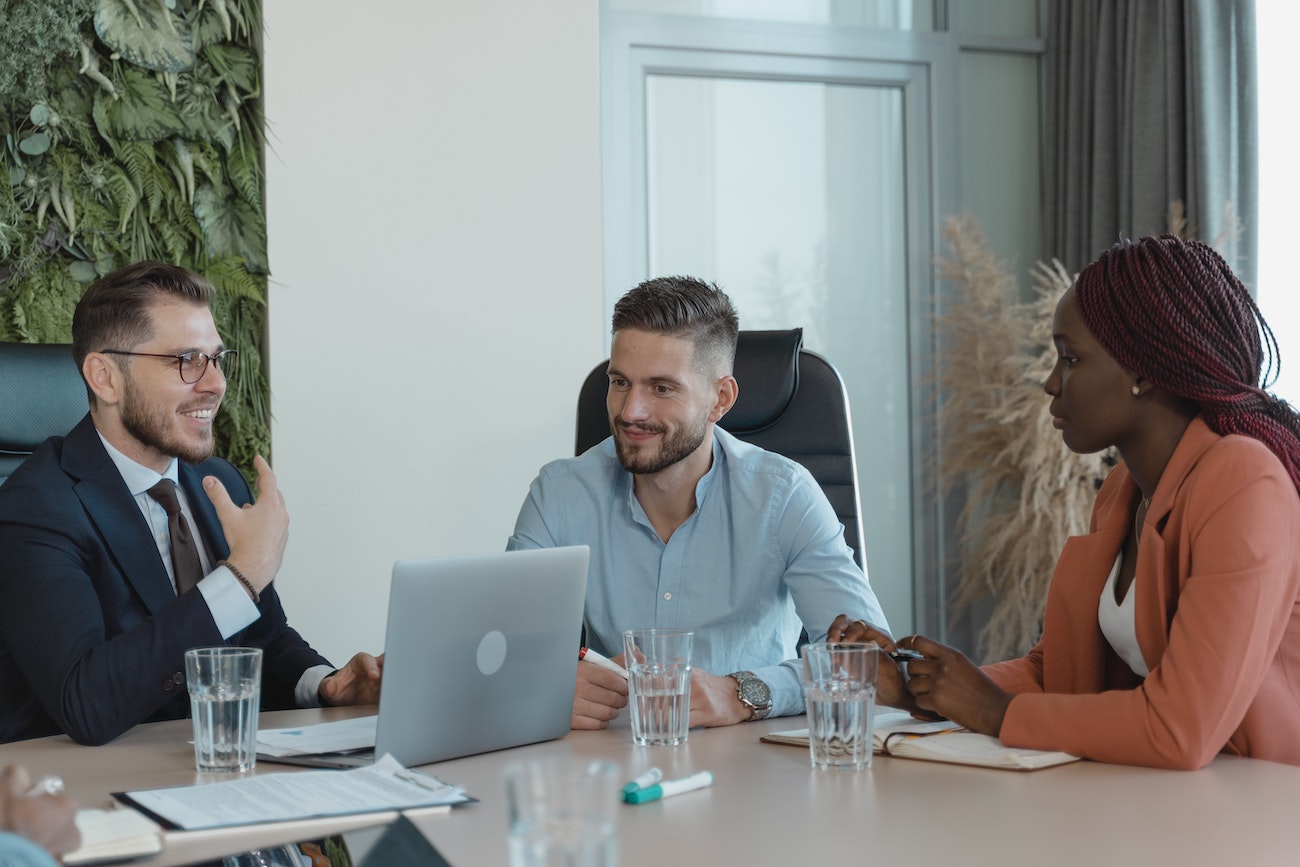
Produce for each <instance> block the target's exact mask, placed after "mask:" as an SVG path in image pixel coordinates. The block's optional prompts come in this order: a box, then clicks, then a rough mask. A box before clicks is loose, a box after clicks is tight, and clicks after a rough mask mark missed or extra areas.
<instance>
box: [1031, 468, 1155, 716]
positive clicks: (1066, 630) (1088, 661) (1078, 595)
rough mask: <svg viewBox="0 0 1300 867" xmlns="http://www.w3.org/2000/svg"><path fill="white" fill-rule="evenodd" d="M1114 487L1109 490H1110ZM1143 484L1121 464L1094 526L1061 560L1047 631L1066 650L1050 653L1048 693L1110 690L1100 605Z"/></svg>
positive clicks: (1067, 544) (1101, 496) (1103, 497)
mask: <svg viewBox="0 0 1300 867" xmlns="http://www.w3.org/2000/svg"><path fill="white" fill-rule="evenodd" d="M1107 488H1109V490H1107ZM1136 489H1137V486H1136V485H1134V483H1133V480H1132V479H1131V478H1130V477H1129V476H1128V473H1127V470H1126V469H1125V468H1124V467H1123V465H1121V466H1120V467H1117V468H1116V469H1115V470H1114V471H1113V472H1112V477H1111V478H1108V479H1107V481H1106V486H1105V487H1103V493H1102V494H1099V495H1098V503H1097V511H1096V512H1095V513H1094V515H1093V530H1092V532H1090V533H1088V534H1087V535H1086V536H1071V537H1070V538H1069V539H1067V540H1066V542H1065V547H1064V548H1063V549H1062V551H1061V556H1060V559H1059V560H1058V561H1057V565H1056V574H1055V575H1054V576H1053V578H1052V586H1053V588H1054V590H1055V588H1060V589H1059V591H1057V592H1053V593H1049V595H1048V600H1047V603H1048V604H1047V610H1046V612H1045V614H1044V624H1043V634H1044V635H1045V636H1052V643H1053V645H1054V647H1055V648H1057V649H1059V650H1060V651H1061V652H1056V653H1051V654H1046V655H1045V656H1044V670H1043V688H1044V689H1045V690H1046V691H1048V692H1072V693H1078V692H1100V691H1101V690H1102V689H1104V688H1105V683H1106V666H1107V653H1108V650H1109V645H1108V644H1107V643H1106V639H1105V638H1104V637H1103V636H1102V634H1101V629H1100V628H1099V627H1098V625H1097V606H1098V604H1099V602H1100V600H1101V593H1102V590H1103V589H1105V586H1106V579H1107V578H1109V577H1110V570H1111V568H1112V567H1113V566H1114V565H1115V558H1116V557H1117V556H1119V551H1120V547H1121V546H1122V545H1123V544H1124V537H1125V535H1126V534H1127V533H1128V514H1129V511H1128V508H1127V506H1126V505H1125V504H1127V503H1128V502H1129V501H1130V500H1131V499H1132V497H1134V496H1135V495H1136V493H1135V492H1136Z"/></svg>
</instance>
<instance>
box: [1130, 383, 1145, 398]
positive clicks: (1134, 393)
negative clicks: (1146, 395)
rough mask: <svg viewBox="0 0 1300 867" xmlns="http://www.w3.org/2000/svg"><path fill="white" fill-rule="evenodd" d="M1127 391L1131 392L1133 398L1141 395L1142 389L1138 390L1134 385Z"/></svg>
mask: <svg viewBox="0 0 1300 867" xmlns="http://www.w3.org/2000/svg"><path fill="white" fill-rule="evenodd" d="M1129 391H1131V392H1133V396H1134V397H1137V396H1138V395H1139V394H1141V393H1142V389H1140V388H1138V387H1137V386H1136V385H1135V386H1133V387H1132V388H1131V389H1129Z"/></svg>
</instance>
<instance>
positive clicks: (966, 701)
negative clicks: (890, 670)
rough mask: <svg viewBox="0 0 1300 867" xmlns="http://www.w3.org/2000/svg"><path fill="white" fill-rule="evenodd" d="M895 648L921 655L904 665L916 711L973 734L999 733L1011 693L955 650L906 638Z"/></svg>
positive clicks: (920, 637) (922, 640)
mask: <svg viewBox="0 0 1300 867" xmlns="http://www.w3.org/2000/svg"><path fill="white" fill-rule="evenodd" d="M899 644H900V645H901V646H902V647H905V648H907V649H910V650H916V651H918V652H920V653H922V654H924V658H923V659H916V660H913V661H912V662H909V663H908V665H907V674H908V682H907V689H908V691H909V692H911V694H912V695H913V696H914V697H915V700H916V704H917V706H918V707H920V708H923V709H924V710H928V711H931V712H933V713H937V714H940V715H942V716H945V717H947V718H948V719H950V720H952V721H953V722H956V723H960V724H961V725H963V726H965V727H966V728H968V729H970V730H971V731H973V732H980V733H981V734H986V735H993V736H994V737H996V736H997V735H998V733H999V732H1001V731H1002V718H1003V717H1005V716H1006V713H1007V705H1009V704H1011V697H1012V696H1011V693H1009V692H1004V691H1003V690H1002V688H1001V687H999V686H998V685H997V684H996V683H994V682H993V681H992V680H990V679H989V677H988V675H986V674H985V673H984V672H982V671H980V669H979V666H977V665H975V663H973V662H971V661H970V660H969V659H967V658H966V656H965V655H964V654H963V653H962V652H961V651H959V650H956V649H954V648H952V647H948V646H946V645H943V644H940V643H939V642H937V641H931V640H930V639H928V638H924V637H922V636H920V635H909V636H908V637H906V638H904V639H902V640H901V641H900V642H899Z"/></svg>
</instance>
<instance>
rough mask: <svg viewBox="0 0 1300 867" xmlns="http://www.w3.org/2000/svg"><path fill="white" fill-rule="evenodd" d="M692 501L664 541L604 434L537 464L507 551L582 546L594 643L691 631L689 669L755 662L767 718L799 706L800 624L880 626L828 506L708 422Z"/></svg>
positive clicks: (798, 477) (815, 630) (721, 669)
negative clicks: (631, 632)
mask: <svg viewBox="0 0 1300 867" xmlns="http://www.w3.org/2000/svg"><path fill="white" fill-rule="evenodd" d="M695 502H696V507H695V512H694V513H693V514H692V515H691V516H690V517H689V518H687V519H686V521H685V523H683V524H682V525H681V526H680V527H678V528H677V530H676V531H675V532H674V533H673V535H672V537H671V538H670V539H669V540H668V542H667V543H665V542H663V540H661V539H660V538H659V535H658V533H656V532H655V530H654V527H653V526H651V524H650V520H649V519H648V518H647V517H646V514H645V510H643V509H642V508H641V503H640V501H638V500H637V498H636V495H635V493H634V492H633V490H632V476H631V474H629V473H628V472H627V471H625V470H624V469H623V467H622V466H621V465H620V464H619V461H618V456H617V455H616V453H615V450H614V440H613V438H612V437H611V438H609V439H606V440H605V441H604V442H602V443H600V444H599V445H597V446H595V447H593V448H592V449H590V450H589V451H587V452H586V453H585V454H583V455H581V456H580V457H577V458H567V459H564V460H558V461H553V462H552V463H549V464H547V465H546V466H544V467H542V471H541V473H540V474H539V475H538V477H537V479H536V480H535V481H534V482H533V484H532V487H531V489H530V490H529V493H528V499H527V500H526V501H525V502H524V505H523V508H522V509H521V510H520V512H519V519H518V521H517V522H516V524H515V532H514V535H513V536H511V537H510V542H509V545H508V547H509V548H510V549H512V550H513V549H518V548H551V547H558V546H562V545H589V546H590V547H591V566H590V571H589V572H588V578H587V605H586V627H587V644H588V645H589V646H590V647H592V648H594V649H595V650H597V651H599V652H601V653H604V654H606V655H608V656H614V655H617V654H619V653H622V652H623V631H624V630H626V629H635V628H640V627H647V626H658V627H677V628H683V629H691V630H694V632H695V639H694V649H693V651H692V654H691V663H692V665H693V666H694V667H695V668H699V669H702V670H704V671H707V672H710V673H712V674H730V673H732V672H734V671H744V670H748V671H753V672H754V673H755V674H756V675H758V676H759V677H760V678H762V679H763V680H764V681H765V682H766V683H767V684H768V686H769V687H770V688H771V690H772V712H771V715H772V716H780V715H786V714H796V713H803V710H804V703H803V692H802V688H801V687H800V681H799V661H798V659H797V658H795V645H796V644H797V643H798V640H799V631H800V627H801V626H802V627H803V628H804V629H806V630H807V631H808V635H809V636H810V638H811V640H813V641H820V640H823V639H824V638H825V636H826V628H827V627H828V626H830V624H831V621H832V620H833V619H834V618H835V616H836V615H838V614H841V613H844V614H848V615H849V617H850V618H851V619H854V620H865V621H867V622H868V623H871V624H873V625H875V626H877V627H879V628H880V629H883V630H886V631H888V628H889V627H888V624H887V623H886V621H885V615H884V612H883V611H881V608H880V603H879V602H878V601H877V600H876V594H875V593H874V592H872V589H871V585H870V584H869V583H868V582H867V578H866V575H864V574H863V571H862V570H861V569H859V568H858V566H857V564H856V563H855V562H854V560H853V553H852V551H851V550H850V549H849V547H848V545H846V544H845V542H844V528H843V526H842V525H841V524H840V523H839V520H838V519H837V518H836V515H835V510H834V509H833V508H832V507H831V504H830V503H829V502H828V501H827V500H826V496H825V495H824V494H823V493H822V490H821V488H820V487H819V486H818V484H817V482H816V480H815V479H813V477H812V475H811V474H809V472H808V471H807V470H806V469H804V468H803V467H802V466H800V465H799V464H797V463H795V462H794V461H791V460H789V459H787V458H784V457H782V456H780V455H777V454H774V453H772V452H769V451H765V450H763V449H760V448H758V447H756V446H753V445H750V444H748V443H745V442H742V441H741V440H738V439H736V438H735V437H733V436H732V435H731V434H729V433H727V432H726V431H724V430H722V429H720V428H715V430H714V440H713V465H712V466H711V467H710V468H709V471H708V472H707V473H705V474H704V477H703V478H701V479H700V481H699V483H698V484H697V485H696V487H695Z"/></svg>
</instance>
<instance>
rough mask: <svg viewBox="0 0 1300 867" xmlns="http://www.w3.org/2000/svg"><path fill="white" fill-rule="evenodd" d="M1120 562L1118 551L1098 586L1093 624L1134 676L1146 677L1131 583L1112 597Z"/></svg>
mask: <svg viewBox="0 0 1300 867" xmlns="http://www.w3.org/2000/svg"><path fill="white" fill-rule="evenodd" d="M1122 562H1124V553H1123V552H1122V551H1121V552H1120V554H1119V556H1118V557H1116V558H1115V565H1114V566H1112V567H1111V568H1110V577H1109V578H1107V579H1106V586H1105V587H1103V588H1101V601H1100V602H1099V603H1098V604H1097V624H1098V625H1099V626H1100V627H1101V634H1102V635H1104V636H1106V640H1107V641H1108V642H1110V646H1111V647H1112V648H1114V650H1115V652H1116V653H1118V654H1119V658H1120V659H1122V660H1124V661H1125V662H1127V663H1128V667H1129V668H1131V669H1133V673H1134V674H1136V675H1137V676H1138V677H1146V676H1147V674H1148V672H1149V670H1148V669H1147V663H1146V660H1145V659H1143V658H1142V648H1140V647H1138V640H1137V618H1136V615H1135V614H1134V602H1133V597H1134V593H1133V584H1136V583H1137V581H1136V580H1134V582H1133V584H1130V585H1129V586H1128V592H1126V593H1125V594H1124V600H1123V601H1122V602H1116V601H1115V582H1116V581H1118V580H1119V566H1120V564H1121V563H1122Z"/></svg>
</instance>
